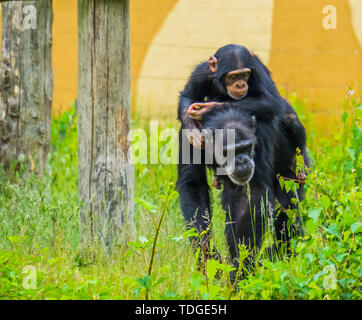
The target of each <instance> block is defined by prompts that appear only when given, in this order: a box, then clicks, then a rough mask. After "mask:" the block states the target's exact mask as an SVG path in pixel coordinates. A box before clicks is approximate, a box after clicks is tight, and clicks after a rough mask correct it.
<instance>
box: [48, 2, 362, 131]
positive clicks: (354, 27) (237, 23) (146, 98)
mask: <svg viewBox="0 0 362 320" xmlns="http://www.w3.org/2000/svg"><path fill="white" fill-rule="evenodd" d="M53 3H54V27H53V35H54V37H53V40H54V52H53V63H54V76H55V88H54V110H55V111H54V112H61V111H62V110H65V109H66V108H68V107H69V105H70V103H71V102H72V101H74V100H75V98H76V88H77V16H76V15H77V12H76V10H77V8H76V0H53ZM326 5H333V6H334V7H335V8H336V18H337V24H336V29H325V27H323V20H324V19H326V16H327V15H328V14H327V13H323V11H322V10H323V8H324V7H325V6H326ZM130 10H131V72H132V75H131V77H132V79H131V81H132V83H131V84H132V101H133V103H132V104H133V111H134V112H141V113H142V116H146V117H151V118H159V117H168V118H170V119H175V117H176V104H177V97H178V93H179V91H180V90H182V88H183V86H184V84H185V82H186V80H187V78H188V76H189V74H190V72H191V70H192V68H193V66H194V65H195V64H197V63H199V62H200V61H203V60H205V59H207V58H208V57H209V56H210V55H212V54H213V53H214V52H215V51H216V49H217V48H218V47H220V46H222V45H224V44H227V43H238V44H243V45H246V46H247V47H249V48H252V49H253V51H254V52H255V53H256V54H257V55H259V56H260V57H261V59H262V60H263V61H264V62H265V63H266V64H267V65H268V66H269V68H270V69H271V71H272V73H273V77H274V79H275V81H276V82H277V84H278V85H279V86H282V87H284V88H286V90H287V92H293V91H294V92H296V93H297V94H298V95H299V96H301V97H305V98H307V99H308V109H309V110H310V111H311V112H313V113H314V115H315V118H316V121H317V122H318V123H319V126H321V127H323V128H325V129H326V130H331V129H333V127H334V125H335V124H336V121H338V119H339V114H340V113H341V110H342V107H341V102H342V101H343V98H344V95H345V92H346V89H347V85H349V84H353V85H354V86H355V87H356V88H357V89H359V90H360V89H361V87H362V82H361V81H362V79H361V70H362V53H361V52H362V51H361V46H362V1H361V0H293V1H288V0H257V1H249V0H222V1H221V0H197V1H195V0H152V1H150V0H131V1H130ZM327 22H328V21H327Z"/></svg>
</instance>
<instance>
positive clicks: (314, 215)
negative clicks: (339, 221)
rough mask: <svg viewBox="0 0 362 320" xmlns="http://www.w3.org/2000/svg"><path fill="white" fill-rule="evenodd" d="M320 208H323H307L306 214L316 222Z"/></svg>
mask: <svg viewBox="0 0 362 320" xmlns="http://www.w3.org/2000/svg"><path fill="white" fill-rule="evenodd" d="M322 210H323V208H314V209H309V211H308V216H309V217H310V218H311V219H312V220H313V222H314V223H317V221H318V218H319V216H320V214H321V212H322Z"/></svg>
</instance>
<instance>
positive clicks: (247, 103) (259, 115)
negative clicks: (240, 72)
mask: <svg viewBox="0 0 362 320" xmlns="http://www.w3.org/2000/svg"><path fill="white" fill-rule="evenodd" d="M228 104H230V105H231V106H236V107H240V108H243V109H244V110H246V111H247V112H249V113H250V114H252V115H254V116H255V117H256V120H257V121H258V120H259V121H269V120H272V119H273V118H274V117H275V116H280V115H281V114H282V113H283V111H284V110H283V109H284V108H283V102H282V101H281V100H280V99H279V98H267V97H264V96H259V97H252V96H246V97H245V98H244V99H241V100H236V101H231V102H225V105H228Z"/></svg>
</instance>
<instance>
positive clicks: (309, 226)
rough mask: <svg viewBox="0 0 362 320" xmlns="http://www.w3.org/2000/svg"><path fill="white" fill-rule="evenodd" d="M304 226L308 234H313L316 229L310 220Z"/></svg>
mask: <svg viewBox="0 0 362 320" xmlns="http://www.w3.org/2000/svg"><path fill="white" fill-rule="evenodd" d="M305 225H306V227H307V230H308V232H309V233H310V234H313V233H314V232H315V231H316V229H317V223H314V222H313V220H312V219H309V220H308V221H307V222H306V224H305Z"/></svg>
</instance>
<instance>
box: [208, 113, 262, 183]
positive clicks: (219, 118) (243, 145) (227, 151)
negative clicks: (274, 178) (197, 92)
mask: <svg viewBox="0 0 362 320" xmlns="http://www.w3.org/2000/svg"><path fill="white" fill-rule="evenodd" d="M205 127H206V128H208V129H212V131H213V132H214V139H213V145H214V147H213V148H214V151H213V152H214V159H215V162H216V165H217V168H221V169H222V170H221V172H220V171H219V173H218V169H217V172H216V174H218V175H227V176H228V177H229V178H230V180H231V181H232V182H233V183H235V184H238V185H244V184H246V183H248V182H249V181H250V179H251V178H252V177H253V174H254V167H255V164H254V149H255V144H256V136H255V127H256V120H255V117H254V116H250V115H248V114H246V113H242V112H241V111H240V109H239V110H235V109H234V110H232V109H229V110H223V111H220V112H214V114H213V115H211V116H210V117H209V118H207V119H205Z"/></svg>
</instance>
